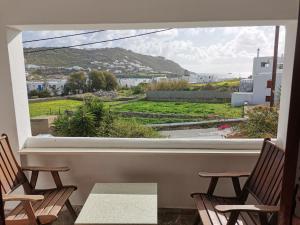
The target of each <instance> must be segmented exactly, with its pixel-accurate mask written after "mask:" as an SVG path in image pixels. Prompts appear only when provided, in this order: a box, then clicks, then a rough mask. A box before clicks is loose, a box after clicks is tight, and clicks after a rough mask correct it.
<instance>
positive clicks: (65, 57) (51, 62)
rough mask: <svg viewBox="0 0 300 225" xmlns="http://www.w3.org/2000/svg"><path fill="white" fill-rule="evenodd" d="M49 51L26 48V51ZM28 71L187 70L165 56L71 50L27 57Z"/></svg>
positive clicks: (179, 72)
mask: <svg viewBox="0 0 300 225" xmlns="http://www.w3.org/2000/svg"><path fill="white" fill-rule="evenodd" d="M42 49H46V48H26V49H24V52H26V51H32V50H42ZM25 62H26V68H27V71H29V72H30V71H31V72H34V71H36V70H40V71H39V72H41V70H42V73H43V74H46V75H52V74H67V73H68V71H74V70H90V69H97V70H107V71H111V72H113V73H114V74H115V75H117V76H119V77H121V76H123V77H136V76H147V75H149V74H168V76H182V75H184V74H185V73H186V72H187V70H185V69H184V68H182V67H181V66H180V65H179V64H178V63H176V62H174V61H172V60H169V59H166V58H164V57H161V56H150V55H143V54H139V53H136V52H133V51H130V50H126V49H123V48H100V49H77V48H67V49H60V50H55V51H43V52H36V53H31V54H25Z"/></svg>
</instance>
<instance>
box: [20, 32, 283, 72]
mask: <svg viewBox="0 0 300 225" xmlns="http://www.w3.org/2000/svg"><path fill="white" fill-rule="evenodd" d="M151 31H154V30H149V29H148V30H145V29H144V30H141V29H140V30H107V31H104V32H100V33H93V34H86V35H80V36H74V37H67V38H61V39H53V40H47V41H41V42H32V43H27V44H24V47H57V46H69V45H77V44H84V43H89V42H96V41H102V40H108V39H113V38H118V37H124V36H131V35H136V34H141V33H145V32H151ZM80 32H85V31H78V30H77V31H27V32H23V41H26V40H33V39H39V38H48V37H54V36H60V35H68V34H76V33H80ZM274 33H275V28H274V27H273V26H260V27H213V28H180V29H176V28H174V29H171V30H168V31H165V32H161V33H156V34H150V35H147V36H142V37H136V38H131V39H126V40H120V41H114V42H107V43H101V44H95V45H89V46H84V47H81V48H111V47H121V48H125V49H128V50H132V51H134V52H137V53H141V54H146V55H152V56H163V57H165V58H167V59H170V60H173V61H175V62H177V63H179V64H180V65H181V66H182V67H183V68H185V69H188V70H190V71H193V72H196V73H216V74H233V75H234V76H242V77H246V76H249V75H251V72H252V61H253V58H254V57H256V55H257V49H258V48H259V49H260V56H272V55H273V51H274V49H273V48H274V36H275V35H274ZM284 39H285V28H284V27H281V28H280V38H279V56H281V55H282V54H283V53H284V41H285V40H284Z"/></svg>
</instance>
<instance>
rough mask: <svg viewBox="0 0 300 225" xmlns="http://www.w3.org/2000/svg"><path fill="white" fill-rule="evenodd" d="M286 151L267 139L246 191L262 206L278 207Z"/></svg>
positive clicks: (246, 185)
mask: <svg viewBox="0 0 300 225" xmlns="http://www.w3.org/2000/svg"><path fill="white" fill-rule="evenodd" d="M283 164H284V151H283V150H282V149H280V148H279V147H277V146H276V145H275V144H274V143H272V142H271V141H270V139H265V141H264V143H263V148H262V152H261V154H260V157H259V159H258V161H257V163H256V165H255V167H254V170H253V171H252V174H251V176H250V177H249V179H248V180H247V182H246V184H245V186H244V191H246V192H249V193H250V194H251V195H252V196H254V197H255V198H256V200H257V201H258V202H259V203H260V204H264V205H277V204H278V202H279V199H280V193H281V184H282V176H283Z"/></svg>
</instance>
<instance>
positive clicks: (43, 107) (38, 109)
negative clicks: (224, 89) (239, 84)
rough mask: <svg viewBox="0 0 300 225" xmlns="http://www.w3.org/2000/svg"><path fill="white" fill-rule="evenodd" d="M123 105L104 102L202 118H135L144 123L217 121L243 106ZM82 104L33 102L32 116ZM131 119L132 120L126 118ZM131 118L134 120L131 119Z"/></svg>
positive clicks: (117, 109)
mask: <svg viewBox="0 0 300 225" xmlns="http://www.w3.org/2000/svg"><path fill="white" fill-rule="evenodd" d="M118 103H120V102H104V104H105V105H106V106H107V107H110V109H111V111H112V112H144V113H160V114H182V115H190V116H197V117H199V118H190V119H188V118H184V119H181V118H143V117H137V116H135V117H133V118H134V119H135V120H136V121H137V122H139V123H142V124H154V123H155V124H156V123H176V122H192V121H201V120H205V119H215V118H238V117H241V116H242V108H241V107H231V106H230V104H228V103H191V102H153V101H135V102H128V103H124V104H118ZM81 104H82V102H81V101H77V100H53V101H45V102H31V103H30V104H29V109H30V116H31V117H37V116H42V115H58V114H62V113H64V111H65V110H70V111H71V110H75V109H76V108H77V107H78V106H80V105H81ZM123 118H124V119H129V117H127V118H126V117H123ZM130 118H132V117H130Z"/></svg>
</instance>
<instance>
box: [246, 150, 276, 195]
mask: <svg viewBox="0 0 300 225" xmlns="http://www.w3.org/2000/svg"><path fill="white" fill-rule="evenodd" d="M273 152H274V147H273V146H270V148H269V150H268V151H267V154H266V157H265V159H264V162H263V163H262V166H261V168H260V170H259V172H258V175H257V177H256V179H255V182H254V183H253V186H252V188H251V190H252V193H253V194H255V195H257V190H258V189H259V186H260V185H261V183H262V182H264V175H265V173H266V170H267V166H268V164H269V161H270V159H271V158H272V155H273V154H272V153H273Z"/></svg>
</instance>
